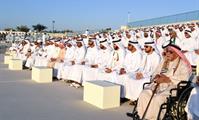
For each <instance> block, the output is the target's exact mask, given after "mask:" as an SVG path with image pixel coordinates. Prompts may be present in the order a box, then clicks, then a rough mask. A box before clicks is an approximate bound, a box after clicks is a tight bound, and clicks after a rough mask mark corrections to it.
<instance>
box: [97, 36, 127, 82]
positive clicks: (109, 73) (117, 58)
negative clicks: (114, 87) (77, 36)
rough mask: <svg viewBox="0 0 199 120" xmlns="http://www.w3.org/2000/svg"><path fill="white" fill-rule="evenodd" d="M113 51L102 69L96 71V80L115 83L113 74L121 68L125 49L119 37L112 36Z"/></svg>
mask: <svg viewBox="0 0 199 120" xmlns="http://www.w3.org/2000/svg"><path fill="white" fill-rule="evenodd" d="M112 43H113V49H114V50H113V51H112V53H111V57H110V60H109V62H108V66H107V67H106V68H105V69H104V70H100V71H99V72H98V76H97V79H98V80H106V81H110V82H113V83H115V80H114V77H113V75H114V74H115V73H116V72H118V71H119V68H121V66H122V64H123V61H124V57H125V49H124V47H123V45H122V43H121V39H119V40H118V39H117V38H113V42H112Z"/></svg>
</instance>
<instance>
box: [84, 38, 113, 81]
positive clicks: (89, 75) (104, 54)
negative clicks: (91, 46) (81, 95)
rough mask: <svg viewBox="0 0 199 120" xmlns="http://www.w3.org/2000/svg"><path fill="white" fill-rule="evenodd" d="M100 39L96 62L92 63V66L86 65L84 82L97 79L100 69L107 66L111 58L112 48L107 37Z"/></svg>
mask: <svg viewBox="0 0 199 120" xmlns="http://www.w3.org/2000/svg"><path fill="white" fill-rule="evenodd" d="M100 40H101V41H99V42H100V43H99V44H100V45H99V47H100V49H99V50H98V54H97V56H96V59H95V63H94V64H92V65H90V67H85V68H84V70H83V75H82V82H83V83H84V82H85V81H91V80H97V75H98V72H99V71H100V70H103V69H104V68H105V67H107V64H108V62H109V60H110V55H111V48H110V46H109V44H108V42H107V39H100Z"/></svg>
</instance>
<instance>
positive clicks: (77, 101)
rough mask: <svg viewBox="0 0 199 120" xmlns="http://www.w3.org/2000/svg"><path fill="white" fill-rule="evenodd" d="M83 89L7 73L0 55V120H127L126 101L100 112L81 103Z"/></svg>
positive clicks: (128, 107)
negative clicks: (117, 106) (41, 81)
mask: <svg viewBox="0 0 199 120" xmlns="http://www.w3.org/2000/svg"><path fill="white" fill-rule="evenodd" d="M82 98H83V88H80V89H75V88H72V87H69V86H67V84H65V83H64V82H61V81H59V82H53V83H51V84H38V83H35V82H34V81H31V71H29V70H23V71H10V70H8V66H7V65H4V64H3V54H0V120H130V118H128V117H126V112H128V111H131V109H132V106H129V105H128V102H126V103H124V104H122V105H121V107H119V108H114V109H108V110H100V109H98V108H96V107H94V106H92V105H90V104H88V103H85V102H83V101H82Z"/></svg>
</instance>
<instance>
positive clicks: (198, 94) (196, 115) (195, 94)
mask: <svg viewBox="0 0 199 120" xmlns="http://www.w3.org/2000/svg"><path fill="white" fill-rule="evenodd" d="M195 80H196V82H195V83H196V84H195V87H194V88H193V89H192V91H191V95H190V97H189V100H188V103H187V106H186V111H187V113H188V115H187V116H188V120H199V105H198V103H199V76H197V77H196V79H195Z"/></svg>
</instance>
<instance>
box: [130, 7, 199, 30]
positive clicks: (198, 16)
mask: <svg viewBox="0 0 199 120" xmlns="http://www.w3.org/2000/svg"><path fill="white" fill-rule="evenodd" d="M197 20H199V10H196V11H191V12H186V13H181V14H176V15H170V16H164V17H159V18H152V19H147V20H140V21H135V22H130V23H128V26H130V27H146V26H152V25H162V24H169V23H170V24H171V23H180V22H188V21H197Z"/></svg>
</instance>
